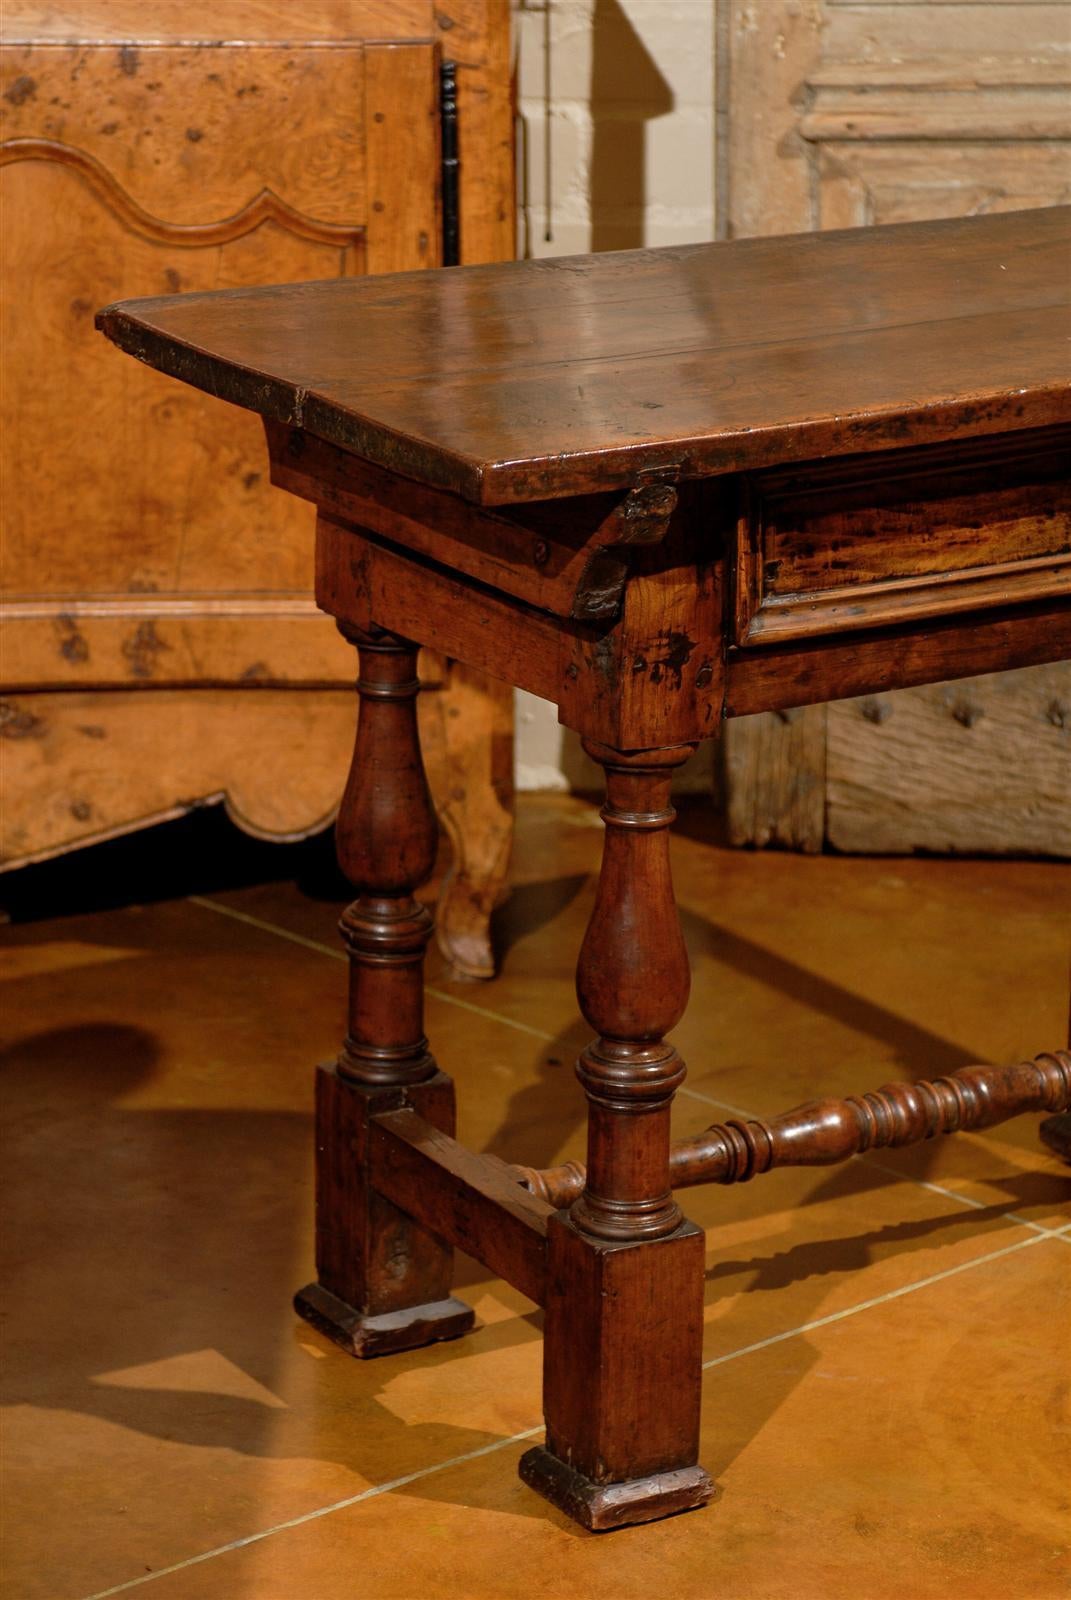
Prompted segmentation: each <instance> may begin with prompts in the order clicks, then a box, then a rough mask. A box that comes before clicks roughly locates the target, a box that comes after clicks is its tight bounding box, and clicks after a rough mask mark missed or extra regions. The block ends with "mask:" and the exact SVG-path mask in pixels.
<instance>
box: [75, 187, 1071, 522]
mask: <svg viewBox="0 0 1071 1600" xmlns="http://www.w3.org/2000/svg"><path fill="white" fill-rule="evenodd" d="M98 325H99V326H100V327H101V328H102V329H103V330H104V332H105V333H106V334H107V335H108V336H109V337H110V338H111V339H113V340H114V341H115V342H116V344H118V345H121V346H122V348H123V349H125V350H128V351H129V352H131V354H133V355H135V356H138V357H140V359H141V360H143V361H146V362H148V363H149V364H150V365H152V366H154V367H159V368H160V369H161V370H163V371H164V372H168V373H171V374H173V375H174V376H176V377H179V378H182V379H185V380H186V381H187V382H189V383H192V384H195V385H197V386H198V387H199V388H202V389H205V390H207V391H209V392H210V393H212V394H217V395H220V396H222V397H224V398H225V399H228V400H232V401H234V402H235V403H236V404H238V405H241V406H246V407H248V408H249V409H251V410H253V411H258V412H261V413H262V414H264V415H265V416H268V417H272V418H274V419H275V420H277V421H283V422H289V423H292V424H293V425H295V426H298V427H302V428H305V429H307V430H308V431H310V432H312V433H315V434H318V435H320V436H322V437H323V438H325V439H329V440H331V441H333V442H334V443H336V444H340V445H342V446H344V447H345V448H347V449H350V450H353V451H355V452H356V453H357V454H359V455H362V456H365V457H367V458H368V459H369V460H371V461H374V462H377V463H379V464H380V465H383V466H388V467H391V468H393V469H395V470H396V471H398V472H400V473H403V474H404V475H406V476H408V477H411V478H416V479H418V480H421V481H424V482H426V483H430V484H435V485H439V486H441V487H445V488H448V489H452V490H454V491H456V492H457V493H459V494H461V495H464V496H465V497H466V498H467V499H470V500H473V501H477V502H482V503H484V504H488V505H495V504H504V503H507V502H510V501H518V500H532V499H541V498H549V497H552V496H559V495H567V494H576V493H582V492H587V491H592V490H599V489H612V488H624V487H627V486H628V485H630V484H633V483H635V482H636V481H637V479H638V478H641V477H642V474H643V473H645V472H647V471H650V470H653V469H659V470H661V469H665V468H667V467H668V468H677V469H679V470H680V473H681V475H682V476H685V477H689V476H699V475H702V474H710V473H720V472H727V471H736V470H740V469H745V468H749V467H755V466H764V465H770V464H773V463H777V462H785V461H793V460H804V459H809V458H815V457H819V456H827V455H842V454H850V453H854V452H857V451H862V450H879V449H886V448H889V447H895V446H899V445H902V444H906V443H912V442H917V443H925V442H929V441H931V440H933V441H936V440H947V439H953V438H957V437H960V436H964V437H965V436H969V435H978V434H986V433H995V432H1001V431H1008V430H1011V429H1016V428H1026V427H1037V426H1043V425H1045V424H1047V423H1050V422H1053V421H1058V420H1067V419H1068V418H1069V417H1071V390H1069V382H1068V380H1069V372H1071V343H1069V337H1071V207H1051V208H1047V209H1044V210H1037V211H1020V212H1008V213H1005V214H1002V215H996V216H989V217H976V218H968V219H963V220H954V221H947V222H924V223H905V224H898V225H895V226H889V227H882V228H865V229H851V230H846V231H843V232H839V233H825V234H800V235H792V236H788V237H781V238H775V239H746V240H737V241H733V242H730V243H721V244H703V245H691V246H687V247H685V248H669V249H662V250H630V251H620V252H614V253H610V254H606V255H593V256H574V257H565V258H558V259H555V260H548V261H526V262H515V263H509V264H505V265H499V266H486V267H457V268H450V269H447V270H445V271H443V270H440V271H434V272H413V273H399V274H395V275H390V276H386V277H379V278H361V279H352V278H349V279H347V278H339V279H332V280H330V281H328V282H323V283H305V284H288V285H280V286H278V287H272V288H263V289H232V290H221V291H219V292H215V293H210V294H191V295H176V296H169V297H167V298H164V299H155V300H131V301H126V302H124V303H122V304H120V305H117V306H112V307H110V308H108V309H107V310H105V311H103V312H101V313H100V315H99V317H98Z"/></svg>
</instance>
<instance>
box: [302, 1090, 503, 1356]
mask: <svg viewBox="0 0 1071 1600" xmlns="http://www.w3.org/2000/svg"><path fill="white" fill-rule="evenodd" d="M403 1103H405V1104H407V1105H410V1106H412V1107H413V1109H414V1110H415V1111H417V1112H418V1113H419V1114H420V1116H422V1117H425V1118H426V1119H427V1121H429V1122H431V1123H433V1124H434V1125H435V1127H437V1128H441V1129H442V1130H443V1132H445V1133H449V1134H453V1131H454V1086H453V1084H452V1082H451V1081H450V1079H449V1078H447V1077H446V1076H445V1074H443V1073H437V1074H436V1076H435V1077H434V1078H431V1079H429V1080H428V1082H427V1083H421V1084H416V1085H413V1086H410V1087H409V1088H407V1089H406V1090H405V1091H404V1093H403V1091H402V1090H400V1089H396V1088H388V1089H382V1088H363V1087H361V1086H360V1085H357V1084H353V1083H350V1082H348V1081H347V1080H346V1079H344V1078H340V1077H339V1075H338V1073H337V1071H336V1069H335V1068H334V1067H333V1066H321V1067H319V1068H317V1073H316V1270H317V1281H316V1282H315V1283H311V1284H308V1285H307V1286H306V1287H305V1288H304V1289H300V1290H299V1291H298V1293H297V1295H296V1296H295V1297H294V1308H295V1310H296V1311H297V1313H298V1315H299V1316H301V1317H304V1318H305V1320H306V1321H307V1322H310V1323H311V1324H312V1325H313V1327H314V1328H317V1329H318V1330H319V1332H320V1333H323V1334H326V1336H327V1337H328V1338H329V1339H333V1340H334V1342H335V1343H336V1344H337V1345H340V1346H341V1348H342V1349H343V1350H346V1351H348V1352H349V1354H350V1355H354V1356H359V1357H361V1358H362V1359H367V1358H369V1357H372V1356H381V1355H390V1354H392V1353H393V1352H395V1351H398V1350H412V1349H416V1348H417V1347H418V1346H420V1345H424V1344H433V1343H435V1342H436V1341H437V1340H440V1339H456V1338H457V1337H458V1336H459V1335H460V1334H463V1333H467V1332H468V1331H469V1329H470V1328H471V1327H472V1325H473V1322H474V1321H475V1316H474V1313H473V1312H472V1310H471V1309H470V1308H469V1307H468V1306H466V1305H465V1304H464V1303H463V1302H462V1301H460V1300H455V1299H454V1298H453V1296H452V1295H451V1294H450V1286H451V1278H452V1273H453V1251H452V1250H451V1249H450V1247H449V1245H447V1244H445V1243H444V1242H443V1240H442V1239H440V1238H438V1237H437V1236H436V1235H435V1234H433V1233H429V1232H428V1231H427V1229H426V1228H422V1227H420V1225H419V1224H418V1223H416V1222H414V1221H413V1219H412V1218H411V1217H407V1216H406V1215H405V1213H404V1212H402V1211H399V1210H398V1208H397V1207H396V1206H393V1205H391V1203H390V1202H389V1201H388V1200H385V1199H384V1198H383V1196H382V1195H379V1194H377V1193H376V1192H375V1190H374V1189H373V1188H372V1187H371V1185H370V1184H369V1183H368V1181H367V1176H366V1173H367V1149H368V1127H369V1119H370V1118H371V1117H372V1115H373V1114H374V1113H375V1112H377V1111H387V1110H391V1109H394V1108H395V1107H397V1106H400V1105H402V1104H403Z"/></svg>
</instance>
